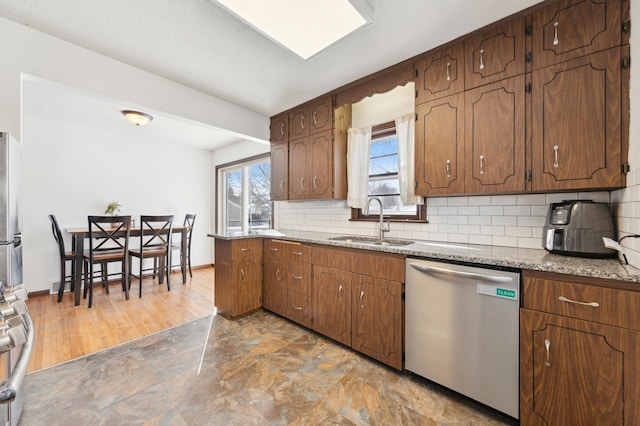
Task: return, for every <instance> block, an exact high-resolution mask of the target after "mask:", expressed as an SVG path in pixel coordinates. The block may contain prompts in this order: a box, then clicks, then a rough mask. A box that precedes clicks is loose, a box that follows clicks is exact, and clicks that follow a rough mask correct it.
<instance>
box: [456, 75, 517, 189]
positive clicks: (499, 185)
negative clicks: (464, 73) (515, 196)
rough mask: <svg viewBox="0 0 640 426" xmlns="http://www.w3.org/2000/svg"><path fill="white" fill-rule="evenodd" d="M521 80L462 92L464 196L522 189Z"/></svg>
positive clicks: (512, 80)
mask: <svg viewBox="0 0 640 426" xmlns="http://www.w3.org/2000/svg"><path fill="white" fill-rule="evenodd" d="M524 90H525V84H524V76H518V77H514V78H510V79H507V80H504V81H499V82H497V83H493V84H489V85H486V86H482V87H478V88H476V89H473V90H468V91H467V92H465V151H466V155H465V170H466V185H465V188H466V192H468V193H477V192H491V193H499V192H516V191H524V189H525V186H524V184H525V168H524V161H525V155H524V152H525V151H524V143H525V127H524Z"/></svg>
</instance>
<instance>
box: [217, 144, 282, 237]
mask: <svg viewBox="0 0 640 426" xmlns="http://www.w3.org/2000/svg"><path fill="white" fill-rule="evenodd" d="M260 160H266V161H260ZM267 161H268V162H269V167H271V153H270V152H266V153H264V154H258V155H254V156H251V157H246V158H242V159H239V160H235V161H231V162H229V163H224V164H218V165H216V169H215V170H216V175H215V179H216V190H215V217H216V220H215V228H216V233H221V232H222V229H223V228H224V222H223V220H224V214H223V213H222V212H221V210H220V209H221V208H222V204H221V200H220V194H221V193H224V192H225V188H222V184H223V183H224V179H221V178H220V177H221V172H223V171H224V170H226V169H241V170H243V169H244V168H245V167H249V166H251V165H252V164H254V163H261V162H267ZM243 174H244V171H243ZM246 185H248V183H247V182H244V178H243V191H244V189H245V186H246ZM269 203H270V204H271V217H270V223H271V227H270V228H269V229H273V225H274V224H273V200H271V194H269ZM243 208H244V207H243ZM243 221H244V218H243ZM243 228H244V223H243ZM242 232H246V231H245V230H244V229H243V231H242Z"/></svg>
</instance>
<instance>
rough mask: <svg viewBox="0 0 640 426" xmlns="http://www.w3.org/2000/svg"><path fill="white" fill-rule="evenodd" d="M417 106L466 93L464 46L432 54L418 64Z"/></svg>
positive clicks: (460, 44)
mask: <svg viewBox="0 0 640 426" xmlns="http://www.w3.org/2000/svg"><path fill="white" fill-rule="evenodd" d="M416 90H417V93H416V95H417V96H416V104H421V103H423V102H428V101H432V100H434V99H439V98H443V97H445V96H449V95H453V94H455V93H459V92H462V91H464V44H462V43H459V44H456V45H454V46H452V47H450V48H448V49H443V50H439V51H438V52H435V53H430V54H429V55H427V56H425V57H424V58H422V59H421V60H420V61H419V62H418V75H417V78H416Z"/></svg>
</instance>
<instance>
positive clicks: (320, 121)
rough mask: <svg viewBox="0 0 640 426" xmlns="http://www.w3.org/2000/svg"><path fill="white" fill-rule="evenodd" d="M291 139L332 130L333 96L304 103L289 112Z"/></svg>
mask: <svg viewBox="0 0 640 426" xmlns="http://www.w3.org/2000/svg"><path fill="white" fill-rule="evenodd" d="M289 124H290V128H289V129H290V133H289V139H290V140H294V139H299V138H304V137H306V136H309V135H314V134H316V133H319V132H324V131H327V130H331V128H332V125H333V102H332V96H324V97H322V98H320V99H317V100H315V101H312V102H310V103H308V104H304V105H302V106H300V107H298V108H296V109H294V110H293V111H291V112H290V113H289Z"/></svg>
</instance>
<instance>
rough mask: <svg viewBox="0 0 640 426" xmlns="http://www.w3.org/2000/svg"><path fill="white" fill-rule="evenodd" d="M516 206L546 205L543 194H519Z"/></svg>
mask: <svg viewBox="0 0 640 426" xmlns="http://www.w3.org/2000/svg"><path fill="white" fill-rule="evenodd" d="M517 199H518V200H517V204H518V205H519V206H524V205H530V206H533V205H541V204H542V205H546V204H547V200H546V198H545V196H544V194H520V195H518V196H517Z"/></svg>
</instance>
